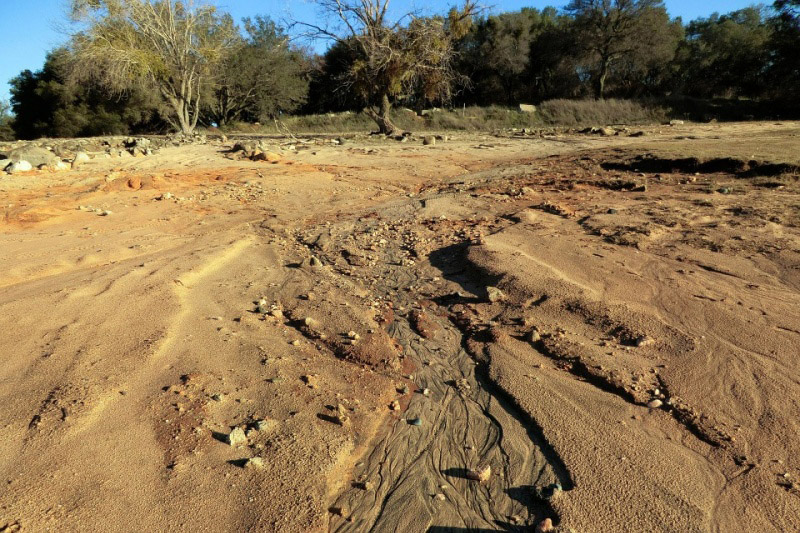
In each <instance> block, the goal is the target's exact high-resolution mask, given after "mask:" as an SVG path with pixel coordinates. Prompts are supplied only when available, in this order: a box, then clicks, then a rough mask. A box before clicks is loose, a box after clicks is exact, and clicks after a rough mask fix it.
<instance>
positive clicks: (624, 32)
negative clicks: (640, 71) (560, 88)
mask: <svg viewBox="0 0 800 533" xmlns="http://www.w3.org/2000/svg"><path fill="white" fill-rule="evenodd" d="M565 9H566V11H567V12H568V13H571V14H572V15H573V16H574V17H575V22H574V29H575V32H576V42H577V43H578V45H579V46H580V47H581V48H582V49H583V50H584V51H585V53H586V54H587V60H588V64H587V68H586V72H587V73H588V74H589V76H590V77H591V79H592V82H593V85H594V89H595V95H596V96H597V97H598V98H603V97H604V95H605V92H606V83H607V81H608V79H609V76H610V75H611V74H612V72H613V67H614V65H615V63H617V62H619V61H621V60H628V61H632V57H633V56H634V55H638V56H640V61H641V56H645V55H647V54H648V53H650V51H655V50H658V51H659V52H660V51H661V50H663V49H664V48H665V47H666V48H669V46H670V42H671V40H672V39H671V35H670V32H669V31H668V25H667V24H666V23H665V22H668V21H669V18H668V17H667V16H666V9H665V8H664V3H663V2H662V1H661V0H571V1H570V3H569V4H567V6H566V8H565ZM673 51H674V50H673Z"/></svg>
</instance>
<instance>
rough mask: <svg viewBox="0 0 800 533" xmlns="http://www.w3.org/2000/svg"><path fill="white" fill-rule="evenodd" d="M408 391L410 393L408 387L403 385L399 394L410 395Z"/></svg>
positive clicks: (398, 390) (399, 389)
mask: <svg viewBox="0 0 800 533" xmlns="http://www.w3.org/2000/svg"><path fill="white" fill-rule="evenodd" d="M408 391H409V389H408V385H403V386H402V387H400V388H398V389H397V392H399V393H400V394H408Z"/></svg>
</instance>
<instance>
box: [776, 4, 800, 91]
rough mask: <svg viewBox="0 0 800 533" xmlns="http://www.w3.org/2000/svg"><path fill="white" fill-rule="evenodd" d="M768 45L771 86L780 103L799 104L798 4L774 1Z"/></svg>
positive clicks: (799, 27) (799, 5)
mask: <svg viewBox="0 0 800 533" xmlns="http://www.w3.org/2000/svg"><path fill="white" fill-rule="evenodd" d="M774 7H775V11H776V13H777V16H776V17H775V18H774V19H773V20H772V26H773V34H772V38H771V42H770V55H771V58H770V59H771V64H772V68H771V69H770V74H771V78H772V83H771V85H772V86H773V87H774V88H775V90H776V92H777V93H778V94H777V95H776V96H778V97H779V98H781V99H785V100H787V101H790V102H793V104H794V105H795V106H798V101H800V53H798V52H800V0H777V1H776V2H775V6H774Z"/></svg>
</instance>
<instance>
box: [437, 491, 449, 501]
mask: <svg viewBox="0 0 800 533" xmlns="http://www.w3.org/2000/svg"><path fill="white" fill-rule="evenodd" d="M434 498H436V499H437V500H439V501H440V502H443V501H445V500H446V499H447V496H445V495H444V494H442V493H441V492H440V493H438V494H437V495H436V496H434Z"/></svg>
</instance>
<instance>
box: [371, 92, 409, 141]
mask: <svg viewBox="0 0 800 533" xmlns="http://www.w3.org/2000/svg"><path fill="white" fill-rule="evenodd" d="M391 110H392V103H391V102H390V101H389V95H387V94H384V95H382V96H381V101H380V107H379V109H378V112H375V110H374V109H371V108H369V107H368V108H366V109H364V114H366V115H367V116H368V117H369V118H371V119H372V120H374V121H375V123H376V124H377V125H378V133H382V134H384V135H402V133H403V130H401V129H399V128H398V127H397V126H395V125H394V123H392V119H391V118H389V113H390V112H391Z"/></svg>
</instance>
